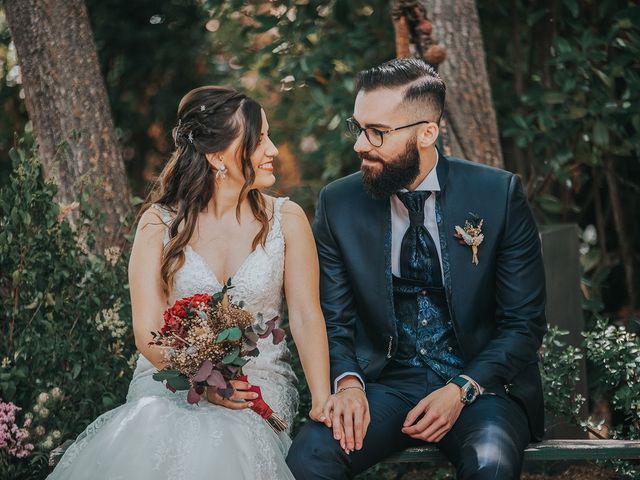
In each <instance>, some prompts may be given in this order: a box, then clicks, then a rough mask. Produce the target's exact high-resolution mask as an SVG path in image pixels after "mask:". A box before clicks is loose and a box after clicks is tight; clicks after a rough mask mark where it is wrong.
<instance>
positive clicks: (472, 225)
mask: <svg viewBox="0 0 640 480" xmlns="http://www.w3.org/2000/svg"><path fill="white" fill-rule="evenodd" d="M483 223H484V220H483V219H482V218H480V216H479V215H478V214H477V213H471V212H469V217H467V219H466V220H465V222H464V228H462V227H460V226H458V225H456V227H455V231H456V233H454V234H453V236H454V237H456V238H457V239H459V240H460V244H461V245H469V246H470V247H471V254H472V257H471V262H472V263H473V264H474V265H478V247H479V246H480V244H481V243H482V241H483V240H484V235H483V234H482V224H483Z"/></svg>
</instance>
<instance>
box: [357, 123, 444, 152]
mask: <svg viewBox="0 0 640 480" xmlns="http://www.w3.org/2000/svg"><path fill="white" fill-rule="evenodd" d="M346 122H347V125H348V126H349V125H353V126H355V127H356V128H357V129H358V130H359V132H358V134H357V135H355V132H352V131H351V128H350V127H349V133H351V134H352V135H355V139H356V140H357V139H358V138H359V137H360V135H362V132H364V136H365V138H366V139H367V141H368V142H369V143H370V144H371V146H372V147H375V148H380V147H381V146H382V145H384V136H385V135H388V134H389V133H391V132H395V131H397V130H402V129H403V128H409V127H415V126H416V125H420V124H422V123H437V122H432V121H431V120H420V121H419V122H416V123H412V124H410V125H403V126H402V127H396V128H389V129H388V130H380V129H379V128H375V127H362V125H360V124H359V123H358V121H357V120H356V119H355V118H353V117H349V118H347V120H346ZM367 130H373V131H374V132H376V134H379V135H380V145H375V144H374V143H373V142H372V141H371V139H370V138H369V134H368V133H367Z"/></svg>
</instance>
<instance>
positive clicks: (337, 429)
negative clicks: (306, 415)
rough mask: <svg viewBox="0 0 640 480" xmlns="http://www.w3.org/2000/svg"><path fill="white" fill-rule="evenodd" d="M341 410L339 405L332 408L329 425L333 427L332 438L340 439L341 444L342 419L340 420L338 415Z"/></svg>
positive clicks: (340, 413)
mask: <svg viewBox="0 0 640 480" xmlns="http://www.w3.org/2000/svg"><path fill="white" fill-rule="evenodd" d="M341 415H342V412H341V410H340V405H336V406H335V407H334V408H333V412H331V425H332V428H333V438H335V439H336V440H340V442H341V444H342V437H343V435H342V421H341V420H340V416H341Z"/></svg>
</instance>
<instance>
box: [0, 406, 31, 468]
mask: <svg viewBox="0 0 640 480" xmlns="http://www.w3.org/2000/svg"><path fill="white" fill-rule="evenodd" d="M20 410H22V409H21V408H20V407H18V406H16V405H15V404H13V403H12V402H7V403H5V402H3V401H2V399H0V449H3V450H6V451H7V452H8V453H9V455H12V456H14V457H17V458H24V457H26V456H27V455H29V454H30V453H31V451H32V450H33V444H32V443H24V442H25V441H26V440H27V439H28V438H29V430H27V428H28V427H29V426H30V425H31V419H30V418H25V420H24V423H23V425H22V427H18V424H17V423H16V413H17V412H19V411H20Z"/></svg>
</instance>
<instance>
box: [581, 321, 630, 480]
mask: <svg viewBox="0 0 640 480" xmlns="http://www.w3.org/2000/svg"><path fill="white" fill-rule="evenodd" d="M585 345H586V352H587V359H588V360H589V361H590V362H591V363H593V364H595V365H598V366H599V368H600V369H601V370H602V372H603V374H602V376H601V377H600V378H599V379H598V380H599V382H598V383H599V384H600V385H602V387H603V388H602V391H601V392H600V395H602V396H605V397H607V398H608V399H610V404H611V406H612V409H613V413H614V419H615V418H616V417H618V418H619V420H618V421H617V422H615V421H614V425H613V426H612V428H610V429H609V436H610V437H611V438H621V439H631V440H640V379H639V378H638V375H639V372H640V337H639V336H638V335H637V334H635V333H631V332H629V331H628V330H627V329H626V328H625V327H624V326H615V325H611V324H609V323H608V322H607V321H605V320H603V319H599V320H598V321H597V323H596V326H595V328H594V329H593V330H591V331H589V332H588V333H586V334H585ZM614 464H615V467H616V470H617V471H618V473H619V474H620V475H621V476H622V477H623V478H628V479H637V478H640V466H638V464H637V463H636V464H632V463H629V462H621V461H619V462H614Z"/></svg>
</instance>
